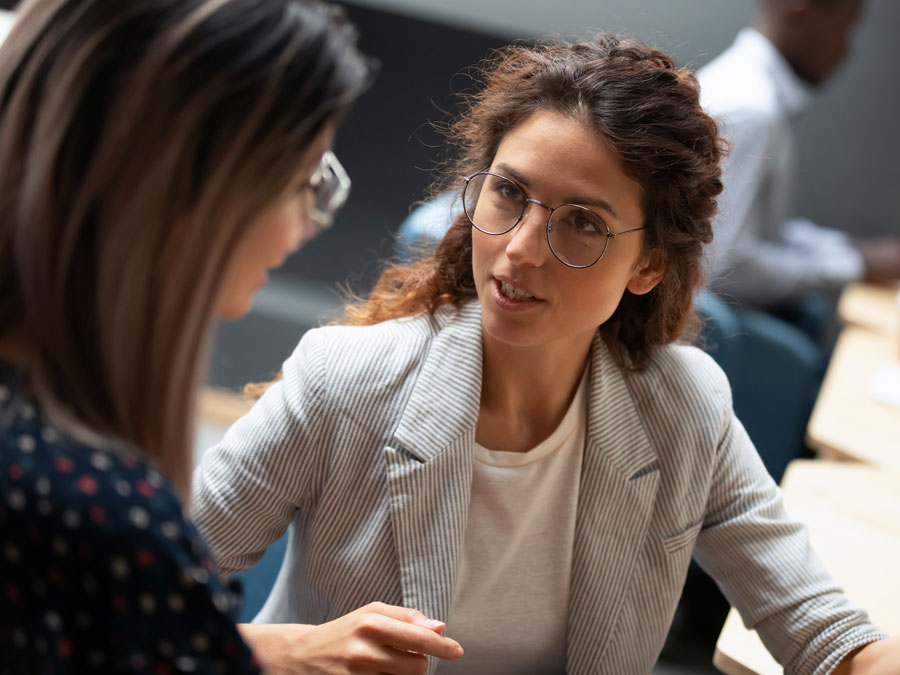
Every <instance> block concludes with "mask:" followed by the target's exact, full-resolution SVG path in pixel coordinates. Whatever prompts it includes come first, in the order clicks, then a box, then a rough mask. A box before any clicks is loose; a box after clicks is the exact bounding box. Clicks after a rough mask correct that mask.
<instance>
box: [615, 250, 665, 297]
mask: <svg viewBox="0 0 900 675" xmlns="http://www.w3.org/2000/svg"><path fill="white" fill-rule="evenodd" d="M665 273H666V262H665V260H664V258H663V255H662V252H660V251H659V250H658V249H653V250H652V251H647V252H646V253H644V254H643V255H642V256H641V258H640V259H639V260H638V261H637V263H635V266H634V269H633V271H632V275H631V279H630V280H629V281H628V284H627V285H626V286H625V288H627V289H628V290H629V291H631V292H632V293H634V294H635V295H644V294H645V293H649V292H650V291H652V290H653V289H654V288H656V285H657V284H658V283H659V282H660V281H662V278H663V275H665Z"/></svg>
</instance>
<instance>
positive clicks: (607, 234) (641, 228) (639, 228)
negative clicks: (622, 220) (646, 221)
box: [606, 225, 647, 239]
mask: <svg viewBox="0 0 900 675" xmlns="http://www.w3.org/2000/svg"><path fill="white" fill-rule="evenodd" d="M646 229H647V226H646V225H644V226H643V227H635V228H633V229H631V230H623V231H622V232H607V233H606V236H607V237H609V238H610V239H615V238H616V237H618V236H620V235H622V234H628V233H629V232H637V231H639V230H646Z"/></svg>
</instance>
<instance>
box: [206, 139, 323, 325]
mask: <svg viewBox="0 0 900 675" xmlns="http://www.w3.org/2000/svg"><path fill="white" fill-rule="evenodd" d="M333 138H334V132H333V130H331V129H326V130H324V131H323V132H322V133H321V134H319V136H318V137H317V138H316V140H315V142H314V143H313V144H312V145H311V146H310V148H309V150H308V151H307V153H306V155H304V157H303V160H302V161H301V163H300V167H299V168H298V170H297V175H296V178H295V180H294V181H293V182H292V183H291V186H290V187H289V188H288V189H287V190H286V191H285V193H284V194H283V195H282V197H281V198H279V199H278V200H277V201H275V202H274V203H272V204H270V205H269V206H268V207H267V208H266V209H265V210H264V211H263V212H262V213H260V214H259V215H258V216H257V217H256V219H255V220H254V221H253V223H251V225H250V227H248V228H247V230H246V232H245V233H244V235H243V236H242V238H241V241H240V242H239V243H238V246H237V249H236V250H235V253H234V256H233V257H232V260H231V264H230V265H229V268H228V271H227V272H226V274H225V282H224V285H223V287H222V293H221V295H220V296H219V305H218V308H217V310H218V315H219V316H220V317H221V318H223V319H236V318H238V317H241V316H243V315H244V314H246V313H247V312H248V311H249V310H250V306H251V304H252V303H253V296H254V295H255V294H256V291H258V290H259V289H260V288H262V287H263V286H265V285H266V283H267V282H268V280H269V271H270V270H274V269H276V268H278V267H281V265H282V264H284V261H285V260H286V259H287V257H288V256H289V255H290V254H291V253H294V252H295V251H296V250H297V249H299V248H300V247H301V246H303V244H305V243H306V242H307V241H309V239H310V238H311V237H312V236H313V235H314V234H315V232H316V225H315V223H314V222H313V221H312V220H311V219H310V217H309V209H310V207H311V206H312V199H313V195H312V191H311V190H310V189H309V186H308V183H309V179H310V177H311V176H312V175H313V172H315V170H316V168H317V167H318V166H319V161H320V159H321V158H322V153H324V152H325V150H327V149H328V148H329V147H331V143H332V140H333Z"/></svg>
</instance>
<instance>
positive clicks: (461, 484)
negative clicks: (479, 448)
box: [385, 302, 482, 672]
mask: <svg viewBox="0 0 900 675" xmlns="http://www.w3.org/2000/svg"><path fill="white" fill-rule="evenodd" d="M441 318H446V316H444V317H440V316H439V317H438V318H437V320H438V321H440V320H441ZM481 350H482V345H481V310H480V307H479V306H478V303H477V302H475V303H469V304H468V305H466V306H464V307H463V308H462V309H461V310H460V311H459V313H456V314H452V315H451V316H450V318H449V320H447V322H446V324H445V325H444V326H443V327H442V328H441V329H440V332H439V333H438V334H437V335H436V337H434V339H433V340H432V343H431V347H430V351H429V353H428V355H427V356H426V358H425V362H424V363H423V365H422V369H421V371H420V373H419V376H418V378H417V380H416V383H415V385H414V387H413V390H412V393H411V395H410V398H409V402H408V403H407V406H406V409H405V410H404V412H403V415H402V417H401V419H400V422H399V424H398V426H397V429H396V431H395V432H394V435H393V438H392V440H391V443H390V445H389V446H388V447H386V448H385V458H386V462H387V481H388V489H389V493H390V509H391V521H392V524H393V528H394V538H395V541H396V545H397V555H398V560H399V565H400V582H401V588H402V591H403V603H404V605H405V606H407V607H412V608H415V609H418V610H419V611H421V612H422V613H424V614H425V615H426V616H428V617H430V618H433V619H439V620H441V621H447V617H448V614H449V611H450V601H451V594H452V589H453V586H454V583H455V578H456V571H457V569H458V563H459V558H460V555H461V552H462V546H463V539H464V534H465V527H466V519H467V517H468V508H469V493H470V489H471V483H472V449H473V445H474V443H475V427H476V424H477V421H478V410H479V401H480V398H481ZM434 667H435V665H434V663H432V664H431V668H430V670H429V672H431V670H433V668H434Z"/></svg>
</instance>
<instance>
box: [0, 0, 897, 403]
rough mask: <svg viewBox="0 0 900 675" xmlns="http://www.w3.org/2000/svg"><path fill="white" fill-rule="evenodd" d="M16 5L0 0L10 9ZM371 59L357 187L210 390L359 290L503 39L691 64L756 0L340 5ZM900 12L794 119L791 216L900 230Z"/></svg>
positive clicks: (234, 380) (702, 59)
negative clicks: (612, 46) (591, 34)
mask: <svg viewBox="0 0 900 675" xmlns="http://www.w3.org/2000/svg"><path fill="white" fill-rule="evenodd" d="M15 4H16V3H15V2H11V1H9V0H0V7H3V8H6V9H11V8H13V7H14V6H15ZM342 4H343V5H344V6H345V7H346V10H347V13H348V15H349V16H350V19H351V20H352V21H353V23H355V24H356V27H357V29H358V31H359V34H360V44H361V47H362V49H363V51H364V52H365V53H366V54H368V55H370V56H371V57H373V58H375V59H376V60H377V61H378V62H379V63H380V72H379V74H378V77H377V79H376V80H375V83H374V85H373V86H372V88H371V89H370V90H369V91H368V92H367V93H366V94H365V95H364V96H363V97H362V98H361V100H360V101H359V103H358V105H357V106H356V107H355V109H354V110H353V112H352V114H351V115H350V117H349V119H348V120H347V121H346V123H345V124H344V126H343V128H342V130H341V132H340V134H339V136H338V139H337V142H336V147H335V151H336V153H337V154H338V156H339V157H340V159H341V162H342V163H343V164H344V166H345V167H346V168H347V170H348V172H349V173H350V176H351V178H352V180H353V190H352V192H351V195H350V199H349V201H348V203H347V206H346V207H345V208H344V210H343V211H342V212H341V213H340V214H339V216H338V218H337V221H336V223H335V225H334V227H333V228H332V229H331V230H330V231H327V232H326V233H325V234H324V235H322V236H321V237H320V238H319V239H318V240H316V241H314V242H313V243H312V244H311V245H309V246H307V247H306V248H305V249H303V250H302V251H300V252H299V253H298V254H297V255H295V256H294V257H293V258H292V259H291V260H289V261H288V263H287V265H286V266H285V268H284V269H282V270H281V271H280V273H278V274H277V275H276V276H275V277H274V279H273V283H272V284H271V285H270V287H268V288H267V289H265V290H263V291H262V292H261V293H260V294H259V296H258V298H257V301H256V303H255V305H254V309H253V311H252V313H251V314H250V315H249V316H248V317H246V318H245V319H243V320H241V321H238V322H235V323H228V324H224V325H222V326H221V328H220V330H219V331H218V336H217V340H216V348H215V351H214V354H213V356H212V362H211V368H210V382H211V383H213V384H217V385H221V386H226V387H239V386H241V385H242V384H243V383H245V382H247V381H251V380H258V379H264V378H267V377H269V376H270V375H271V374H273V373H274V372H276V371H277V370H278V369H279V367H280V364H281V362H282V361H283V360H284V358H286V357H287V355H288V354H289V353H290V352H291V350H292V349H293V347H294V346H295V345H296V343H297V341H298V340H299V338H300V336H301V335H302V333H303V332H304V331H305V330H306V329H308V328H309V327H311V326H314V325H318V324H319V323H321V322H322V321H324V320H327V318H328V317H329V316H333V315H334V312H335V309H336V308H337V307H339V305H340V303H341V297H342V296H341V293H340V291H339V290H338V286H339V284H347V285H349V287H350V288H352V289H353V290H355V291H356V292H359V293H364V292H365V291H366V290H367V289H368V288H369V286H370V285H371V283H372V281H373V280H374V278H375V276H376V275H377V272H378V270H379V268H380V262H379V261H382V260H384V259H387V258H389V257H390V256H391V255H392V253H393V233H394V232H395V231H396V228H397V226H398V225H399V224H400V222H401V221H402V220H403V219H404V218H405V217H406V215H407V214H408V213H409V210H410V206H411V205H412V204H413V203H414V202H416V200H419V199H422V198H423V196H424V195H425V193H426V190H427V187H428V185H429V183H430V181H431V179H432V177H433V169H434V167H435V165H436V164H437V162H439V161H440V159H441V158H443V157H444V156H445V155H444V152H443V150H442V147H441V145H442V144H441V136H440V134H439V133H437V132H436V131H435V130H434V129H433V128H432V126H431V124H432V123H438V124H440V123H442V122H447V121H448V120H449V119H451V116H452V111H453V107H454V105H455V103H456V95H457V94H459V93H464V92H466V91H471V89H472V87H473V80H472V70H471V66H472V65H473V64H475V63H477V62H478V61H479V60H481V59H482V58H484V57H485V56H487V55H489V53H490V51H491V50H492V49H495V48H497V47H500V46H502V45H504V44H506V43H508V42H510V41H511V40H516V39H525V40H529V39H534V38H536V37H540V36H545V35H562V36H564V37H577V36H579V35H583V34H585V33H586V32H587V31H590V30H606V31H611V32H616V33H625V34H628V35H631V36H635V37H638V38H640V39H642V40H643V41H645V42H647V43H650V44H653V45H655V46H657V47H660V48H662V49H664V50H666V51H668V52H669V53H671V54H672V55H673V57H674V58H675V59H676V61H677V62H678V63H679V64H680V65H686V66H690V67H694V68H696V67H700V66H702V65H703V64H705V63H706V62H707V61H709V60H710V59H711V58H712V57H714V56H715V55H716V54H718V53H719V52H720V51H722V50H723V49H725V48H726V47H727V46H728V45H729V44H730V43H731V41H732V39H733V38H734V35H735V34H736V32H737V31H738V30H739V29H740V28H741V27H742V26H744V25H746V24H748V23H750V22H751V21H752V20H753V17H754V15H755V10H756V3H755V2H753V1H752V0H679V1H678V2H672V1H671V0H562V1H559V0H556V1H549V0H517V1H516V2H511V1H509V0H506V1H502V2H488V1H485V0H454V2H452V3H448V2H445V1H444V0H357V1H356V2H353V3H342ZM898 27H900V2H896V0H868V2H867V3H866V6H865V10H864V13H863V15H862V18H861V20H860V23H859V25H858V28H857V30H856V33H855V39H854V51H853V54H852V55H851V57H850V58H849V59H848V61H847V62H846V64H845V65H844V66H843V67H842V69H841V70H840V71H839V73H838V74H837V76H836V77H835V78H833V79H832V80H831V81H829V82H828V84H827V85H826V87H825V88H824V89H823V90H822V92H821V94H820V96H821V100H820V101H819V102H818V105H815V106H814V107H813V108H812V109H811V110H810V111H809V112H808V113H807V114H806V116H805V117H804V118H802V120H801V122H800V128H799V132H798V143H799V145H800V148H799V150H800V152H799V156H800V161H801V167H800V168H801V172H800V184H799V193H798V202H797V204H796V210H797V212H802V213H803V215H805V216H808V217H810V218H811V219H813V220H814V221H815V222H817V223H819V224H821V225H825V226H834V227H838V228H841V229H845V230H848V231H850V232H851V233H854V234H859V235H864V234H865V235H873V234H879V233H887V232H900V168H898V167H900V128H898V123H897V113H896V111H897V110H898V109H900V76H898V73H897V69H898V65H900V41H898V40H897V39H896V30H897V28H898Z"/></svg>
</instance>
